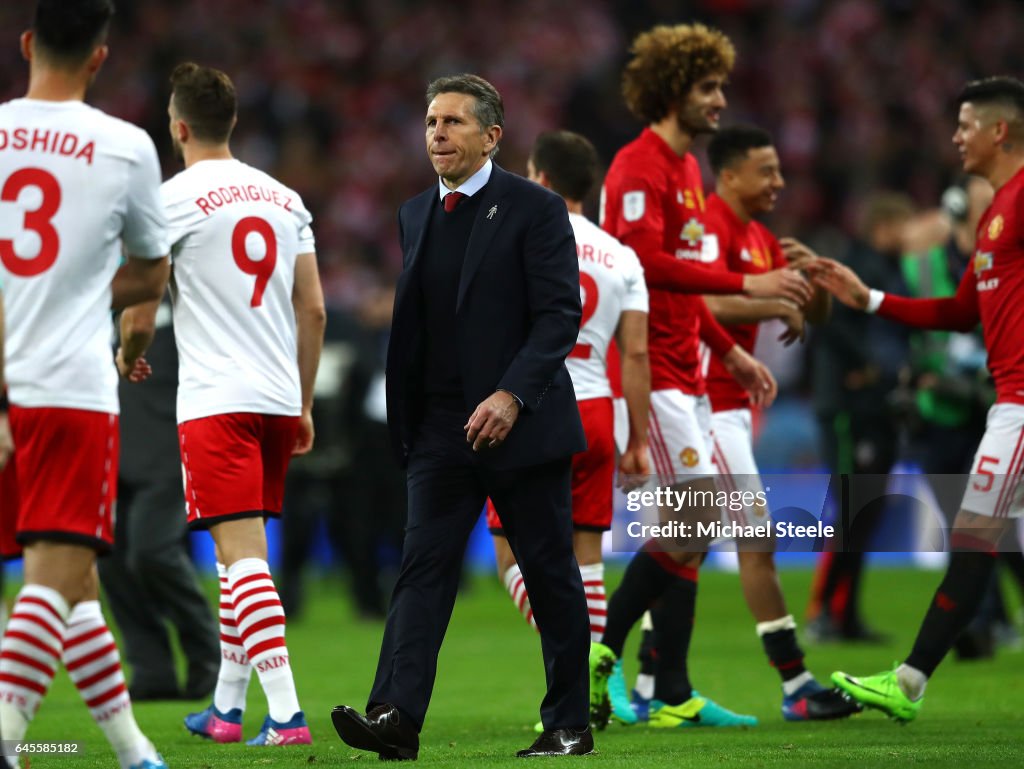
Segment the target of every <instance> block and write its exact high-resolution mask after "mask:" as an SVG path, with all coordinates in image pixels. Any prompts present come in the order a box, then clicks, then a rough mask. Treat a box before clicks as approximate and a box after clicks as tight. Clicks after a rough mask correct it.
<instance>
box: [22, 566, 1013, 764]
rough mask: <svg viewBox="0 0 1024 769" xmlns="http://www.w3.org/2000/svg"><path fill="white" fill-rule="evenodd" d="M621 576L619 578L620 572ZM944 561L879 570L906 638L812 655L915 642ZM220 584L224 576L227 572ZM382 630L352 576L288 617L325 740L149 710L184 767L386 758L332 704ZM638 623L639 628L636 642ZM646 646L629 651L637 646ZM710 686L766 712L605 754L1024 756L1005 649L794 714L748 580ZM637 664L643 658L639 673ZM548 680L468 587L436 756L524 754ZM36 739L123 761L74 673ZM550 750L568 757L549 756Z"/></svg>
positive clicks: (713, 624)
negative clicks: (891, 702) (334, 716)
mask: <svg viewBox="0 0 1024 769" xmlns="http://www.w3.org/2000/svg"><path fill="white" fill-rule="evenodd" d="M618 578H619V577H618V574H617V573H614V574H613V575H612V576H611V578H610V580H609V582H610V583H612V584H611V585H610V587H611V586H613V585H614V583H615V582H617V581H618ZM939 578H940V575H939V574H938V573H936V572H915V571H903V570H883V569H869V570H868V574H867V579H866V585H865V590H864V608H865V611H866V613H867V616H869V617H870V618H871V620H872V624H873V625H875V626H877V627H878V628H880V629H884V630H885V631H886V632H888V633H890V634H891V635H892V642H891V643H890V644H888V645H887V646H882V647H878V646H849V645H847V646H834V645H828V646H817V647H814V646H810V645H807V644H805V649H806V651H807V661H808V664H809V667H810V668H811V669H812V670H813V671H814V672H815V673H816V674H817V675H818V677H819V679H821V680H826V679H827V677H828V675H829V674H830V673H831V671H833V670H835V669H844V670H847V671H849V672H855V673H873V672H877V671H878V670H881V669H882V668H884V667H886V666H888V665H890V664H891V663H892V662H893V660H896V659H900V658H902V656H903V655H904V654H905V653H906V652H907V650H908V649H909V646H910V644H911V642H912V641H913V636H914V633H915V632H916V630H917V626H918V623H919V622H920V619H921V617H922V616H923V612H924V609H925V606H926V603H927V601H928V599H929V597H930V596H931V594H932V592H933V591H934V589H935V586H936V585H937V584H938V581H939ZM782 580H783V586H784V588H785V590H786V593H787V596H788V597H789V600H790V604H791V608H792V609H793V610H794V611H795V613H797V614H798V615H799V613H800V612H801V611H802V609H803V606H804V603H805V599H806V596H807V590H808V585H809V582H810V574H809V573H808V572H805V571H800V570H793V571H784V572H783V573H782ZM211 589H212V585H211ZM381 630H382V627H381V625H380V624H376V623H364V622H359V621H357V620H356V619H354V618H353V616H352V614H351V612H350V610H349V608H348V603H347V600H346V598H345V597H344V595H343V592H342V590H341V587H340V585H338V584H337V582H333V581H330V582H329V581H320V582H313V583H311V585H310V599H309V602H308V610H307V612H306V614H305V615H304V616H303V617H302V618H301V619H299V620H297V621H294V622H292V623H291V624H289V626H288V635H287V638H288V646H289V650H290V652H291V658H292V665H293V668H294V670H295V675H296V679H297V682H298V689H299V697H300V700H301V702H302V704H303V707H304V708H305V710H306V714H307V717H308V719H309V724H310V728H311V730H312V733H313V740H314V744H313V745H312V746H303V747H289V748H261V749H257V748H247V747H245V746H240V745H215V744H212V743H209V742H206V741H203V740H200V739H199V738H195V737H191V736H190V735H188V734H187V733H186V731H185V729H184V727H183V726H182V723H181V719H182V716H183V715H184V714H185V713H186V712H188V711H189V710H195V709H198V708H199V707H202V706H204V705H205V704H206V703H199V702H197V703H152V704H151V703H143V704H139V705H137V706H136V715H137V718H138V721H139V723H140V725H141V726H142V728H143V730H144V731H145V732H146V733H147V735H148V736H149V737H150V738H151V739H152V740H153V742H154V743H156V745H157V747H158V748H159V749H160V750H161V751H162V753H163V755H164V757H165V758H166V760H167V762H168V765H169V766H170V767H171V769H184V768H185V767H196V768H197V769H219V768H221V767H224V768H225V769H226V768H227V767H310V766H358V765H360V764H365V763H366V762H368V761H370V762H372V764H371V765H377V762H376V758H375V757H374V756H373V755H371V754H366V753H359V752H358V751H354V750H351V749H349V748H348V747H347V746H346V745H344V744H343V743H341V742H340V740H338V738H337V736H336V735H335V733H334V729H333V728H332V727H331V723H330V716H329V713H330V709H331V707H332V706H334V705H336V704H340V703H344V704H349V705H354V706H358V707H362V705H363V704H364V703H365V697H366V694H367V692H368V690H369V687H370V683H371V680H372V677H373V672H374V666H375V665H376V660H377V651H378V648H379V643H380V637H381ZM636 640H637V634H636V633H634V635H633V636H631V638H630V641H631V643H632V644H635V642H636ZM631 655H632V651H631V650H630V651H628V652H627V656H631ZM690 660H691V668H692V678H693V681H694V685H695V686H696V687H697V688H699V689H700V690H701V692H703V693H705V694H707V695H709V696H711V697H713V698H715V699H717V700H718V701H719V702H721V703H722V704H724V705H726V706H728V707H730V708H733V709H737V710H740V711H742V712H746V713H753V714H755V715H757V716H758V718H760V719H761V725H760V726H758V727H756V728H753V729H749V730H677V731H673V732H671V733H664V732H660V731H654V730H649V729H646V728H644V727H643V726H635V727H629V728H627V727H621V726H616V725H614V724H612V725H611V726H609V728H608V729H607V731H605V732H602V733H599V734H597V735H596V739H597V750H598V753H597V754H596V755H593V756H589V757H587V758H584V759H560V760H561V761H562V762H565V761H572V762H574V765H577V762H581V761H582V762H585V763H586V765H587V766H594V767H602V768H605V767H607V768H608V769H611V768H612V767H630V768H631V769H632V768H633V767H635V768H636V769H640V768H641V767H643V768H644V769H646V768H647V767H671V768H672V769H684V768H685V767H786V769H795V768H796V767H833V766H850V767H871V766H893V767H906V766H922V767H946V766H948V767H958V769H959V768H962V767H968V766H970V767H975V766H999V767H1011V766H1020V765H1021V764H1022V763H1024V721H1022V719H1021V705H1022V704H1024V675H1022V670H1021V667H1022V663H1024V655H1022V654H1020V653H1012V652H1003V653H1001V654H1000V655H999V656H998V657H997V658H996V659H995V660H994V661H986V662H975V663H959V662H956V661H954V660H952V659H949V660H947V661H946V663H945V664H944V665H943V666H942V667H941V668H940V669H939V671H938V674H937V676H936V677H935V679H934V680H933V682H932V684H931V686H930V688H929V691H928V694H927V696H926V701H925V705H924V707H923V709H922V711H921V715H920V716H919V718H918V720H917V721H915V722H914V723H912V724H910V725H908V726H904V727H901V726H898V725H896V724H894V723H892V722H889V721H887V720H886V719H885V718H884V717H883V716H881V715H880V714H879V713H877V712H866V713H863V714H861V715H859V716H856V717H854V718H853V719H851V720H849V721H845V722H833V723H815V724H799V723H798V724H790V723H785V722H784V721H783V720H782V718H781V716H780V714H779V704H780V702H779V700H780V689H779V685H778V679H777V676H776V674H775V672H774V671H773V670H771V669H770V668H769V667H768V665H767V663H766V661H765V658H764V654H763V652H762V651H761V648H760V644H759V643H758V640H757V638H756V636H755V634H754V628H753V622H752V620H751V618H750V616H749V614H748V613H747V610H746V607H745V606H744V604H743V599H742V597H741V595H740V590H739V584H738V580H737V577H736V576H735V575H731V574H723V573H706V574H702V576H701V592H700V597H699V599H698V620H697V628H696V632H695V636H694V641H693V647H692V651H691V654H690ZM634 668H635V665H634V664H630V662H627V675H628V677H629V680H632V676H633V672H634ZM542 693H543V669H542V666H541V657H540V648H539V645H538V641H537V636H536V635H535V634H534V633H532V632H531V631H529V630H528V628H527V627H526V625H525V623H524V622H523V621H522V619H521V618H520V617H519V615H518V614H517V613H516V611H515V610H514V608H513V606H512V604H511V601H510V600H509V599H508V597H507V596H506V595H505V593H504V592H503V590H502V589H501V586H500V585H499V584H498V582H497V579H488V578H487V577H486V576H484V575H481V576H479V577H477V578H476V579H475V580H474V582H473V585H472V589H471V590H469V591H468V592H466V593H465V594H463V595H462V596H460V599H459V602H458V604H457V605H456V608H455V614H454V617H453V619H452V624H451V627H450V628H449V632H448V638H447V640H446V642H445V645H444V648H443V650H442V653H441V658H440V660H439V672H438V681H437V686H436V688H435V690H434V698H433V703H432V705H431V710H430V713H429V714H428V719H427V723H426V727H425V729H424V732H423V734H422V747H421V750H420V763H421V764H429V765H436V766H445V767H455V766H458V767H463V766H466V767H503V766H521V765H522V761H521V760H520V759H515V758H514V754H515V751H516V750H518V749H520V748H523V747H526V746H527V745H529V743H530V742H531V741H532V739H533V732H532V731H531V727H532V724H533V723H534V721H536V720H537V718H538V713H537V707H538V704H539V701H540V698H541V696H542ZM265 712H266V711H265V705H264V702H263V696H262V692H261V690H260V687H259V684H258V683H257V682H256V679H255V676H254V677H253V681H252V684H251V686H250V688H249V707H248V710H247V715H246V721H245V735H246V737H250V736H252V735H253V734H254V733H255V732H256V730H257V729H258V727H259V724H260V723H261V722H262V719H263V716H264V714H265ZM28 739H30V740H81V741H83V742H84V743H85V754H84V755H82V756H77V757H71V756H67V757H55V756H37V757H35V758H33V760H32V764H31V765H32V767H34V768H35V769H46V767H62V768H64V769H89V768H91V767H110V766H115V765H116V764H115V760H114V757H113V753H112V752H111V751H110V750H109V748H108V747H107V745H106V742H105V741H104V740H103V738H102V735H101V734H100V732H99V730H98V729H97V728H96V727H95V726H94V725H93V723H92V721H91V720H90V718H89V715H88V712H87V711H86V709H85V706H84V705H83V704H82V703H81V702H80V700H79V699H78V696H77V694H76V693H75V691H74V689H73V687H72V686H71V684H70V682H69V681H68V678H67V676H66V674H65V673H63V672H61V673H59V674H58V677H57V679H56V681H55V682H54V686H53V689H52V690H51V692H50V694H49V696H48V697H47V699H46V701H45V702H44V704H43V707H42V709H41V710H40V713H39V715H38V717H37V719H36V721H35V722H34V724H33V725H32V728H31V729H30V732H29V735H28ZM537 760H540V761H542V762H548V763H549V762H550V761H552V760H554V759H534V761H537Z"/></svg>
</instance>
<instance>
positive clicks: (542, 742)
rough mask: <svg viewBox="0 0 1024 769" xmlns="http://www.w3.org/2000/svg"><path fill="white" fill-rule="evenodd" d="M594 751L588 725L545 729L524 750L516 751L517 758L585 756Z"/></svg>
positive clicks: (592, 736)
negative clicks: (578, 727) (575, 727)
mask: <svg viewBox="0 0 1024 769" xmlns="http://www.w3.org/2000/svg"><path fill="white" fill-rule="evenodd" d="M593 752H594V735H593V734H592V733H591V731H590V727H589V726H588V727H587V728H586V729H583V730H582V731H577V730H575V729H546V730H545V731H544V732H543V733H542V734H541V735H540V737H538V738H537V740H536V741H535V742H534V743H533V744H532V745H531V746H530V747H528V748H527V749H526V750H520V751H519V752H518V753H516V756H518V757H519V758H531V757H533V756H585V755H587V754H588V753H593Z"/></svg>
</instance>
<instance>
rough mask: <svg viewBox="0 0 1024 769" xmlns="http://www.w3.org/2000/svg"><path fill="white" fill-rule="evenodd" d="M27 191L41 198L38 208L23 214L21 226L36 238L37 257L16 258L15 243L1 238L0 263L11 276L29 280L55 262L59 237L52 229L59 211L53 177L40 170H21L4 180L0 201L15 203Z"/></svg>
mask: <svg viewBox="0 0 1024 769" xmlns="http://www.w3.org/2000/svg"><path fill="white" fill-rule="evenodd" d="M26 187H35V188H36V189H38V190H39V192H40V193H41V194H42V201H41V202H40V203H39V206H38V207H37V208H34V209H32V210H31V211H25V218H24V221H23V223H22V224H23V226H24V228H25V229H26V230H30V231H31V232H34V233H36V234H37V235H38V236H39V253H37V254H36V255H35V256H32V257H23V256H19V255H18V254H17V252H16V251H15V250H14V241H13V240H11V239H10V238H0V259H2V260H3V263H4V266H5V267H6V268H7V269H8V270H9V271H10V272H11V273H12V274H14V275H20V276H21V277H23V278H31V277H33V276H35V275H39V274H41V273H43V272H46V271H47V270H48V269H50V268H51V267H53V263H54V262H56V261H57V252H58V251H59V250H60V235H58V234H57V230H56V229H54V226H53V216H54V214H56V213H57V209H58V208H60V201H61V192H60V184H58V183H57V180H56V179H55V178H53V174H51V173H50V172H49V171H44V170H43V169H42V168H22V169H20V170H18V171H15V172H14V173H13V174H11V175H10V176H8V177H7V181H6V182H4V186H3V189H0V200H2V201H4V202H5V203H16V202H17V201H18V196H19V195H21V191H22V190H23V189H25V188H26Z"/></svg>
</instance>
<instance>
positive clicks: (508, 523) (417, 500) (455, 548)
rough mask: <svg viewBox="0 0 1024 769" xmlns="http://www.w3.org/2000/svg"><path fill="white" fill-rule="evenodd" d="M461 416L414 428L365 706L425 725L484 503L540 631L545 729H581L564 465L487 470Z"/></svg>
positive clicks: (567, 465)
mask: <svg viewBox="0 0 1024 769" xmlns="http://www.w3.org/2000/svg"><path fill="white" fill-rule="evenodd" d="M466 418H467V415H466V414H465V413H464V412H463V411H462V410H459V411H448V410H443V409H439V408H433V409H429V410H428V411H427V413H426V415H425V417H424V419H423V420H422V422H421V424H420V426H419V428H418V430H417V433H416V437H415V440H414V442H413V447H412V452H411V454H410V457H409V465H408V474H407V486H408V492H409V497H408V499H409V514H408V524H407V527H406V535H405V544H404V547H403V551H402V567H401V572H400V574H399V577H398V582H397V583H396V585H395V589H394V592H393V594H392V596H391V606H390V608H389V610H388V618H387V624H386V627H385V630H384V639H383V641H382V644H381V651H380V660H379V662H378V666H377V675H376V679H375V681H374V685H373V690H372V691H371V693H370V700H369V704H368V706H367V709H369V708H372V707H374V706H375V705H379V704H382V703H392V704H394V705H395V706H396V707H398V709H399V710H400V711H401V712H402V713H404V714H405V715H406V716H408V717H409V718H411V719H412V720H413V721H414V722H415V723H416V724H417V726H418V727H420V728H421V727H422V725H423V720H424V718H425V716H426V712H427V706H428V704H429V702H430V695H431V692H432V691H433V688H434V679H435V676H436V673H437V656H438V652H439V651H440V648H441V642H442V640H443V639H444V634H445V631H446V630H447V627H448V622H449V621H450V619H451V614H452V609H453V608H454V605H455V595H456V591H457V589H458V584H459V574H460V571H461V565H462V559H463V556H464V554H465V549H466V542H467V540H468V538H469V534H470V532H471V531H472V529H473V527H474V525H475V524H476V522H477V520H478V519H479V517H480V513H481V510H482V508H483V505H484V501H485V500H486V498H487V497H488V496H489V497H491V499H492V500H493V501H494V503H495V505H496V506H497V508H498V510H500V511H501V520H502V523H503V525H504V529H505V536H506V537H508V542H509V545H510V546H511V548H512V552H513V553H514V554H515V557H516V560H517V561H518V563H519V567H520V569H521V570H522V574H523V580H524V581H525V583H526V589H527V591H528V592H529V596H530V603H531V605H532V607H533V616H534V618H535V619H536V621H537V627H538V628H539V630H540V637H541V649H542V651H543V655H544V669H545V674H546V679H547V694H546V695H545V697H544V699H543V701H542V703H541V720H542V721H543V722H544V726H545V728H547V729H559V728H583V727H585V726H586V725H587V723H588V722H589V720H590V717H589V709H588V708H589V705H588V697H589V668H588V657H589V650H590V625H589V620H588V617H587V601H586V596H585V594H584V592H583V581H582V579H581V577H580V572H579V566H578V565H577V563H576V557H575V555H574V554H573V549H572V502H571V489H570V482H571V480H570V479H571V468H572V464H571V457H566V458H565V459H560V460H556V461H553V462H548V463H545V464H541V465H535V466H531V467H523V468H516V469H511V470H498V469H493V468H491V467H488V466H487V464H485V461H484V457H483V456H482V455H483V454H484V452H486V451H487V449H486V448H485V449H481V452H480V453H476V452H474V451H473V450H472V447H471V446H470V444H469V443H467V441H466V435H465V432H464V431H463V425H464V424H465V423H466ZM526 418H529V417H528V416H527V417H526ZM512 429H513V430H515V427H513V428H512Z"/></svg>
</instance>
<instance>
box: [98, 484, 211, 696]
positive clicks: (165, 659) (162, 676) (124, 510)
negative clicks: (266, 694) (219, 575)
mask: <svg viewBox="0 0 1024 769" xmlns="http://www.w3.org/2000/svg"><path fill="white" fill-rule="evenodd" d="M117 495H118V511H117V519H116V524H115V526H116V528H115V537H114V549H113V550H112V551H111V552H110V554H109V555H108V556H107V557H105V558H100V559H99V560H98V561H97V564H98V567H99V575H100V582H101V583H102V585H103V590H104V592H105V593H106V596H107V606H108V607H109V608H110V610H111V611H112V612H113V615H114V619H115V620H116V622H117V625H118V627H120V628H121V634H122V636H123V637H124V652H125V658H126V659H127V661H128V663H129V664H130V665H131V668H132V687H133V688H138V689H140V690H141V689H147V690H153V691H164V692H166V691H174V690H176V689H177V688H178V682H177V675H176V673H175V669H174V655H173V654H172V653H171V642H170V637H169V635H168V632H167V625H166V621H170V623H171V624H172V625H173V626H174V628H175V629H176V630H177V631H178V640H179V641H180V643H181V648H182V651H183V652H184V653H185V657H186V659H187V660H188V680H187V681H186V691H187V692H188V693H189V694H190V695H191V696H199V697H202V696H206V694H207V693H208V690H209V688H210V686H209V684H212V682H213V681H214V680H215V678H216V671H217V669H218V667H219V666H220V640H219V634H218V629H217V620H216V619H215V618H214V616H213V612H212V611H211V610H210V602H209V600H208V599H207V597H206V594H205V593H204V592H203V590H202V588H201V587H200V584H199V578H198V576H197V575H196V569H195V566H194V565H193V563H192V559H191V558H189V555H188V550H187V548H186V543H185V536H186V519H185V498H184V495H183V493H182V487H181V476H170V477H167V478H154V479H149V480H147V481H145V482H143V483H131V482H128V481H126V480H124V479H123V478H122V479H121V480H120V481H119V482H118V490H117ZM203 682H208V683H207V684H206V685H202V686H200V684H202V683H203ZM196 687H198V688H196Z"/></svg>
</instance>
